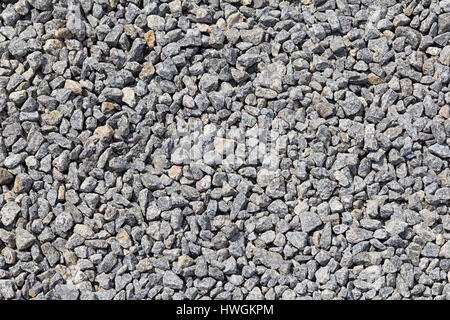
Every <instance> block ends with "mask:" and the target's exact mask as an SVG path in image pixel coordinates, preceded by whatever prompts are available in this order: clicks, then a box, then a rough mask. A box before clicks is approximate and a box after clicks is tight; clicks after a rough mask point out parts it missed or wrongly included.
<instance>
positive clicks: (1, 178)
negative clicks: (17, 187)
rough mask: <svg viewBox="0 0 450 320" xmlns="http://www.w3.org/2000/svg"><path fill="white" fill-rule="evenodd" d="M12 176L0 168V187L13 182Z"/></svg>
mask: <svg viewBox="0 0 450 320" xmlns="http://www.w3.org/2000/svg"><path fill="white" fill-rule="evenodd" d="M13 180H14V176H13V175H12V174H11V173H10V172H9V171H8V170H7V169H6V168H2V167H0V186H1V185H5V184H10V183H11V182H13Z"/></svg>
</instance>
